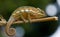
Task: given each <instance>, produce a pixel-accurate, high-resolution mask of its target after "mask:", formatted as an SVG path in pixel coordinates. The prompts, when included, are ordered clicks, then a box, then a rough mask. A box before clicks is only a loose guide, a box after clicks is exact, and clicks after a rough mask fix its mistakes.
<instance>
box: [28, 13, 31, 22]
mask: <svg viewBox="0 0 60 37" xmlns="http://www.w3.org/2000/svg"><path fill="white" fill-rule="evenodd" d="M28 21H29V23H31V17H30V13H28Z"/></svg>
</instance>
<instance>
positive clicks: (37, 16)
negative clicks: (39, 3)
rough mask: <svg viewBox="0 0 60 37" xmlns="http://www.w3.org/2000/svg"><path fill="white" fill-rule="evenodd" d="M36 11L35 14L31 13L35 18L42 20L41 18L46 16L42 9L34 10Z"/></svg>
mask: <svg viewBox="0 0 60 37" xmlns="http://www.w3.org/2000/svg"><path fill="white" fill-rule="evenodd" d="M36 9H37V11H35V12H34V13H33V15H34V16H35V17H36V18H42V17H46V16H47V15H46V14H45V12H44V11H43V10H42V9H40V8H36Z"/></svg>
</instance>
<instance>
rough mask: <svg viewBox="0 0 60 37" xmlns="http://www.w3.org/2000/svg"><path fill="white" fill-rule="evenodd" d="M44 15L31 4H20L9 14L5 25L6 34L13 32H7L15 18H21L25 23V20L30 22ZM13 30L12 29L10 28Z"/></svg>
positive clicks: (44, 15)
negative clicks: (20, 5)
mask: <svg viewBox="0 0 60 37" xmlns="http://www.w3.org/2000/svg"><path fill="white" fill-rule="evenodd" d="M43 17H46V14H45V12H44V11H43V10H42V9H40V8H36V7H32V6H22V7H19V8H17V9H16V10H15V11H13V13H12V15H11V16H10V18H9V20H8V22H7V26H6V33H7V34H8V35H13V34H14V33H13V32H12V31H11V33H9V32H8V30H9V28H10V26H11V24H12V23H13V22H14V21H16V20H23V22H24V23H26V20H28V21H29V22H31V20H32V19H40V18H43ZM12 30H13V29H12Z"/></svg>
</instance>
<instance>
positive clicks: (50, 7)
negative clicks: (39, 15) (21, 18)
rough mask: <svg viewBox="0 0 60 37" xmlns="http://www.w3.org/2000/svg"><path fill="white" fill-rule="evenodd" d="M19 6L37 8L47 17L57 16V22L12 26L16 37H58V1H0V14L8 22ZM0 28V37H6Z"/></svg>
mask: <svg viewBox="0 0 60 37" xmlns="http://www.w3.org/2000/svg"><path fill="white" fill-rule="evenodd" d="M21 6H33V7H39V8H41V9H42V10H44V11H45V13H46V14H47V16H48V17H52V16H57V17H59V18H58V19H59V20H58V21H48V22H43V23H42V22H36V23H31V24H30V23H26V25H25V24H19V25H16V24H15V25H13V26H12V27H14V28H15V29H16V35H15V36H16V37H60V0H0V14H1V15H2V16H3V17H4V18H5V19H6V20H7V21H8V19H9V17H10V16H11V13H12V12H13V11H14V10H15V9H16V8H18V7H21ZM4 29H5V28H4V27H0V37H8V36H7V35H6V34H5V33H4Z"/></svg>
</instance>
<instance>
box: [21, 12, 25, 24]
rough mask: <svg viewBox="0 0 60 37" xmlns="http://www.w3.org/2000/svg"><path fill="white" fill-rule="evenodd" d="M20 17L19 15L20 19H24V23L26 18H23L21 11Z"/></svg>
mask: <svg viewBox="0 0 60 37" xmlns="http://www.w3.org/2000/svg"><path fill="white" fill-rule="evenodd" d="M20 17H21V19H22V20H23V21H24V23H26V20H25V18H24V17H23V15H22V13H20Z"/></svg>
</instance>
